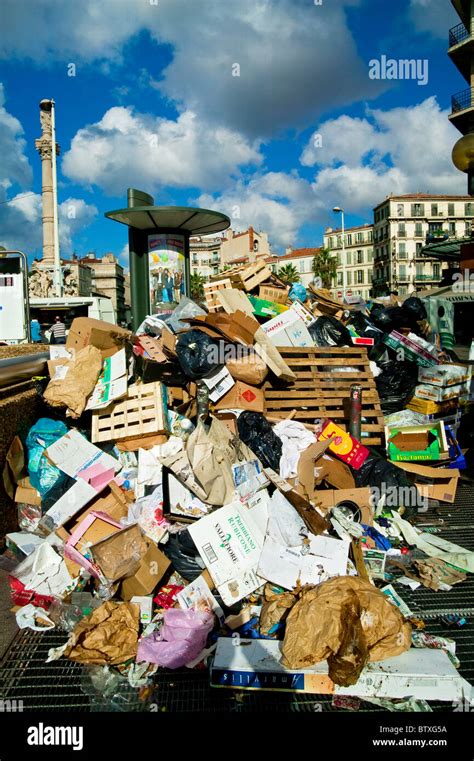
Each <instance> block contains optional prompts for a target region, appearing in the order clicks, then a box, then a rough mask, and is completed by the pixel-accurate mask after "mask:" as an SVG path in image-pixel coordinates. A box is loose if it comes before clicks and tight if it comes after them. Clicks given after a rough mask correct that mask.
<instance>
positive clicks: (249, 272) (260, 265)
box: [226, 262, 272, 292]
mask: <svg viewBox="0 0 474 761" xmlns="http://www.w3.org/2000/svg"><path fill="white" fill-rule="evenodd" d="M226 274H227V275H228V276H229V277H230V279H231V282H232V287H233V288H242V289H243V290H244V291H247V292H249V291H252V290H253V289H254V288H256V287H257V285H260V283H264V282H265V280H268V278H269V277H271V274H272V271H271V269H269V267H267V265H266V264H265V262H257V263H256V264H251V265H250V266H249V267H245V268H244V269H240V268H239V270H237V271H234V270H231V271H230V272H228V273H226Z"/></svg>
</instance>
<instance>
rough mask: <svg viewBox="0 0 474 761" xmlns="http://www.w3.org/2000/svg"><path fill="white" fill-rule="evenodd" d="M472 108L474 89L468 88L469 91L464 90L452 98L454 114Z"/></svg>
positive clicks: (452, 111)
mask: <svg viewBox="0 0 474 761" xmlns="http://www.w3.org/2000/svg"><path fill="white" fill-rule="evenodd" d="M472 106H474V87H468V88H467V90H462V91H461V92H458V93H456V95H453V96H452V97H451V113H452V114H456V113H457V112H458V111H464V109H466V108H471V107H472Z"/></svg>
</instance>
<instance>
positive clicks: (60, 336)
mask: <svg viewBox="0 0 474 761" xmlns="http://www.w3.org/2000/svg"><path fill="white" fill-rule="evenodd" d="M49 343H50V344H65V343H66V326H65V324H64V322H63V321H62V320H61V318H60V317H55V318H54V323H53V324H52V325H51V338H50V340H49Z"/></svg>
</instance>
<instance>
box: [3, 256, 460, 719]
mask: <svg viewBox="0 0 474 761" xmlns="http://www.w3.org/2000/svg"><path fill="white" fill-rule="evenodd" d="M225 275H226V282H225V287H222V281H220V282H219V283H218V284H217V285H218V287H216V286H215V284H214V283H212V282H211V283H210V284H209V286H208V288H207V290H206V304H207V307H206V308H204V306H200V305H199V304H196V303H195V302H193V301H191V300H190V299H189V298H187V297H183V298H182V300H181V302H180V304H179V305H178V306H177V307H176V308H175V309H174V310H173V311H170V312H168V313H163V314H156V315H150V316H148V317H147V318H146V319H145V320H144V322H143V323H142V325H141V326H140V327H139V329H138V330H137V331H136V333H135V334H132V333H131V332H130V331H127V330H125V329H123V328H119V327H117V326H115V325H111V324H109V323H105V322H101V321H98V320H93V319H89V318H84V317H80V318H77V319H75V320H74V322H73V323H72V326H71V329H70V331H69V334H68V337H67V342H66V345H65V346H54V347H51V358H50V361H49V362H48V371H49V378H48V379H47V381H46V382H45V384H44V392H43V402H44V409H45V414H44V416H43V417H41V418H40V419H38V420H37V421H36V422H35V424H34V425H33V426H32V428H31V429H30V431H29V433H28V436H27V437H26V439H25V440H24V441H21V440H20V438H19V437H18V436H17V437H15V439H14V440H13V442H12V444H11V447H10V451H9V453H8V457H7V464H6V466H5V470H4V473H3V479H4V484H5V488H6V490H7V492H8V493H9V494H10V495H11V497H12V498H13V499H14V500H15V502H16V503H17V507H18V522H19V530H18V531H16V532H13V533H11V534H9V535H8V536H7V540H6V541H7V547H8V549H7V556H8V557H9V558H10V561H11V570H10V575H9V583H10V588H11V596H12V601H13V604H14V608H13V612H14V614H15V616H16V619H17V622H18V626H19V627H20V628H30V629H32V630H35V631H43V630H47V629H50V628H56V629H59V630H62V631H64V632H65V633H66V635H67V641H65V644H64V645H63V646H62V647H60V648H57V649H54V650H51V651H50V652H49V656H48V660H56V659H59V658H66V659H69V660H72V661H76V662H79V663H81V664H84V665H86V666H88V667H90V668H91V669H92V670H95V671H91V673H94V674H96V675H97V669H106V673H107V674H108V675H109V674H110V673H111V670H112V672H113V673H115V674H116V675H120V677H121V678H123V679H124V680H128V683H129V684H130V685H132V686H136V687H144V686H147V685H152V684H153V677H154V675H155V674H156V673H157V670H158V669H160V668H167V669H179V668H183V667H188V668H191V669H192V668H203V667H204V666H206V665H207V666H208V667H209V678H210V683H211V685H212V686H215V687H238V689H246V688H253V689H256V688H258V689H262V690H263V689H272V690H275V689H279V688H281V689H285V690H288V689H290V690H297V691H305V692H309V693H318V694H332V695H334V696H340V695H350V696H354V697H355V698H362V699H364V700H372V701H374V702H377V701H379V703H380V705H385V706H388V705H390V704H391V702H393V701H397V700H401V699H403V700H406V699H407V698H409V699H410V700H411V701H414V703H413V705H415V708H413V707H412V708H411V709H410V710H429V706H428V707H427V704H426V703H425V701H426V700H430V699H436V700H447V701H453V700H458V699H462V698H463V696H465V695H466V694H467V693H468V692H469V693H470V685H468V684H467V682H465V680H464V679H462V678H461V676H460V675H459V672H458V671H457V666H459V661H458V660H457V657H456V653H455V644H454V642H453V640H452V639H450V638H444V637H435V636H432V635H428V634H427V633H426V632H424V631H423V628H424V624H423V622H422V621H420V619H419V618H418V619H417V617H416V616H415V615H414V613H413V612H412V611H411V610H410V608H409V606H408V605H407V604H406V603H405V601H404V599H403V591H404V590H412V589H416V588H417V587H420V586H424V587H426V588H428V589H430V590H449V589H450V588H451V587H452V586H453V585H454V584H462V583H463V582H464V581H465V579H466V577H467V574H470V573H473V572H474V553H472V552H469V551H467V550H466V549H464V548H463V547H461V546H458V545H455V544H453V543H451V542H447V541H446V540H442V539H440V538H439V537H438V536H437V535H436V534H434V533H430V532H429V531H423V530H422V528H420V527H419V526H418V523H419V522H420V517H421V518H423V515H424V514H425V513H426V511H427V510H428V509H429V507H430V506H433V505H435V504H438V503H442V504H452V503H453V502H454V500H455V496H456V490H457V487H458V482H459V479H460V476H461V471H462V469H463V468H465V467H466V463H465V459H464V454H463V452H462V451H461V449H460V447H459V444H458V442H457V439H456V432H457V427H458V425H459V419H460V413H461V412H462V411H466V410H468V409H469V407H470V405H471V404H472V397H471V396H470V382H471V377H470V368H469V366H468V365H463V364H462V363H455V362H453V361H452V360H451V358H450V357H449V356H447V355H445V354H444V353H443V352H442V350H441V348H440V345H439V340H438V338H437V336H436V335H433V334H432V333H430V327H429V324H428V323H427V321H426V312H425V310H424V307H423V304H422V302H421V301H420V300H419V299H416V298H410V299H407V300H406V301H405V302H404V303H403V304H398V303H395V299H394V298H393V297H392V298H390V299H387V300H385V303H384V301H383V300H379V302H372V303H362V302H358V303H352V304H347V303H344V304H343V303H342V302H339V301H336V300H335V299H333V298H332V297H331V295H330V293H329V292H328V291H325V290H324V289H312V288H308V289H307V290H306V289H305V288H303V286H301V285H299V286H298V287H296V286H293V287H292V288H291V289H289V288H288V287H286V286H285V285H284V284H283V283H281V281H279V280H278V278H276V277H275V276H274V275H272V274H271V273H270V272H269V271H268V270H267V269H266V268H265V267H264V266H262V265H260V266H258V265H257V266H255V267H253V268H247V269H244V270H242V269H241V270H236V271H231V272H230V273H225ZM257 293H258V295H257ZM325 384H326V385H325ZM328 385H329V388H330V392H329V394H328V396H329V397H330V399H329V400H328V401H326V397H325V396H324V393H325V392H324V389H325V388H327V386H328ZM323 397H324V398H323ZM329 405H331V406H330V411H331V412H330V414H329V413H328V408H329ZM269 408H271V413H270V412H269ZM315 410H316V413H315ZM318 410H319V414H318ZM370 421H372V422H370ZM373 421H375V422H373ZM376 436H378V437H380V438H379V439H375V440H380V442H381V443H380V445H378V446H369V445H368V442H369V441H370V440H371V439H373V438H374V437H376ZM427 463H428V464H427ZM458 623H459V622H458ZM65 639H66V637H65ZM438 683H439V684H442V685H443V689H442V691H440V690H439V689H438V688H437V687H436V686H434V687H433V685H436V684H438ZM441 692H442V694H441ZM420 706H421V707H420Z"/></svg>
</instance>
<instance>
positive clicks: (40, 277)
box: [30, 100, 60, 297]
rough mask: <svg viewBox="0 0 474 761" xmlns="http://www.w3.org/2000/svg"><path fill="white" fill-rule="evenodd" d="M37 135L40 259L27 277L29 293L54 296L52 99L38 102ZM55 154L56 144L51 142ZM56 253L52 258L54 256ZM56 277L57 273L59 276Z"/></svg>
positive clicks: (55, 264)
mask: <svg viewBox="0 0 474 761" xmlns="http://www.w3.org/2000/svg"><path fill="white" fill-rule="evenodd" d="M39 105H40V122H41V137H40V138H38V140H35V147H36V150H37V151H38V153H39V155H40V157H41V173H42V201H43V258H42V261H41V262H38V263H35V265H33V268H32V273H31V277H30V294H31V295H32V296H40V297H47V296H54V295H55V294H56V285H55V268H56V267H58V266H60V264H59V261H56V259H59V250H58V251H57V252H55V247H56V246H57V237H56V235H55V234H56V229H55V222H56V224H57V220H55V205H56V203H57V199H56V198H55V186H54V167H53V113H52V109H53V108H54V104H53V101H51V100H42V101H40V104H39ZM55 149H56V155H57V156H58V155H59V145H58V144H57V143H55ZM55 253H56V257H55ZM59 277H60V275H59Z"/></svg>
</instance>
